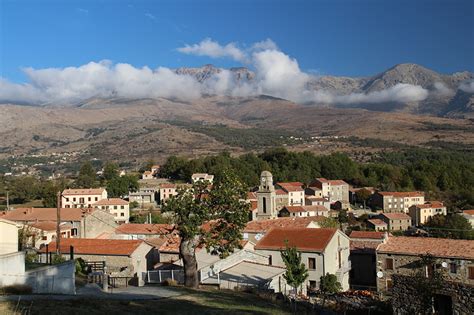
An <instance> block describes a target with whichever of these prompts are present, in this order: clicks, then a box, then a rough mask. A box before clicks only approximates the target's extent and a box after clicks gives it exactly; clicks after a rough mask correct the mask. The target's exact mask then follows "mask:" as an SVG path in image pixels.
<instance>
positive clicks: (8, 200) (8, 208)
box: [7, 190, 10, 211]
mask: <svg viewBox="0 0 474 315" xmlns="http://www.w3.org/2000/svg"><path fill="white" fill-rule="evenodd" d="M8 194H9V191H8V190H7V211H8V210H10V198H9V195H8Z"/></svg>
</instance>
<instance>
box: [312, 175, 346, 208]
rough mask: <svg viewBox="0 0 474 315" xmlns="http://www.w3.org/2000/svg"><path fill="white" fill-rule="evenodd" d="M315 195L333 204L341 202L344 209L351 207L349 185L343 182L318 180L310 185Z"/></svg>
mask: <svg viewBox="0 0 474 315" xmlns="http://www.w3.org/2000/svg"><path fill="white" fill-rule="evenodd" d="M309 188H310V189H311V190H312V191H314V195H315V196H317V197H319V198H327V199H328V200H329V202H330V203H331V204H334V203H336V202H339V203H340V204H341V207H342V209H347V208H348V207H349V184H348V183H346V182H345V181H343V180H327V179H326V178H316V180H314V181H313V182H311V183H310V184H309Z"/></svg>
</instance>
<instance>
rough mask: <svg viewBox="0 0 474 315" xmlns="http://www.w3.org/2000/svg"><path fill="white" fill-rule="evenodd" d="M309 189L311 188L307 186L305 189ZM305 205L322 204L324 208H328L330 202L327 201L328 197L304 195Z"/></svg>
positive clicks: (329, 207)
mask: <svg viewBox="0 0 474 315" xmlns="http://www.w3.org/2000/svg"><path fill="white" fill-rule="evenodd" d="M308 189H309V190H311V188H307V191H308ZM305 205H306V206H323V207H324V208H326V209H328V210H330V209H331V203H330V202H329V199H328V198H323V197H318V196H314V195H306V196H305Z"/></svg>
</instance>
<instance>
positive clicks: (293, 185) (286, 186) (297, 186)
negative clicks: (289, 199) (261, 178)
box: [277, 182, 303, 192]
mask: <svg viewBox="0 0 474 315" xmlns="http://www.w3.org/2000/svg"><path fill="white" fill-rule="evenodd" d="M277 185H278V186H280V187H281V188H283V190H285V191H286V192H290V191H302V190H303V183H300V182H289V183H277Z"/></svg>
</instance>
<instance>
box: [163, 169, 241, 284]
mask: <svg viewBox="0 0 474 315" xmlns="http://www.w3.org/2000/svg"><path fill="white" fill-rule="evenodd" d="M246 194H247V188H246V187H245V186H244V185H243V184H242V183H241V182H240V181H239V180H238V179H237V177H236V176H235V175H234V174H233V173H229V172H223V174H222V175H221V176H220V177H219V178H218V179H217V180H216V182H215V183H214V185H213V186H212V187H211V186H210V185H209V184H208V183H207V182H197V183H194V184H193V186H192V187H191V188H180V189H178V194H177V195H176V196H173V197H171V198H170V199H169V200H168V201H167V202H166V204H165V205H164V206H163V208H162V212H169V213H171V214H172V216H173V221H174V223H175V226H176V229H177V232H178V233H179V236H180V238H181V243H180V247H179V250H180V254H181V257H182V259H183V266H184V273H185V285H186V286H188V287H197V286H198V281H199V279H198V272H197V260H196V249H197V248H198V247H201V246H203V247H205V248H206V249H207V250H208V251H209V252H211V253H212V254H216V255H219V256H220V257H226V256H228V255H229V254H230V253H232V252H233V251H234V249H235V248H240V247H241V244H240V241H241V240H242V230H243V228H244V227H245V224H246V223H247V219H248V211H249V204H248V203H246V202H245V201H244V199H245V196H246Z"/></svg>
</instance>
